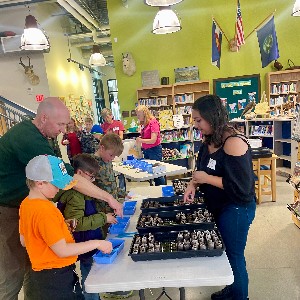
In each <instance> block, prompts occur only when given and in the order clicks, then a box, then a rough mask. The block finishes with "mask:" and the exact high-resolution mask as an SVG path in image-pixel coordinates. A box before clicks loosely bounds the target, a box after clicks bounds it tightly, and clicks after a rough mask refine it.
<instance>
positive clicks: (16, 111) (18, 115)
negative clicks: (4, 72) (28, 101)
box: [0, 96, 35, 137]
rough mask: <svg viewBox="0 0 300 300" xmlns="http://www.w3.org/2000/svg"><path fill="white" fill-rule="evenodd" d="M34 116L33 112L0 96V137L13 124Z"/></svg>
mask: <svg viewBox="0 0 300 300" xmlns="http://www.w3.org/2000/svg"><path fill="white" fill-rule="evenodd" d="M34 116H35V112H33V111H31V110H29V109H27V108H25V107H23V106H21V105H19V104H17V103H15V102H12V101H9V100H7V99H5V98H4V97H2V96H0V137H1V136H2V135H3V134H5V133H6V132H7V131H8V130H9V129H10V128H11V127H13V126H14V125H15V124H17V123H19V122H21V121H23V120H25V119H30V118H33V117H34Z"/></svg>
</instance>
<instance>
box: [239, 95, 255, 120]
mask: <svg viewBox="0 0 300 300" xmlns="http://www.w3.org/2000/svg"><path fill="white" fill-rule="evenodd" d="M255 105H256V102H255V99H254V100H252V101H250V102H249V103H248V104H247V105H246V107H245V108H244V110H243V111H242V113H241V117H242V116H244V115H246V114H248V113H250V112H251V111H252V109H253V108H255Z"/></svg>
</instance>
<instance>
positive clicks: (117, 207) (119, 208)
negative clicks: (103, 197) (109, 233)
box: [107, 197, 123, 217]
mask: <svg viewBox="0 0 300 300" xmlns="http://www.w3.org/2000/svg"><path fill="white" fill-rule="evenodd" d="M107 203H108V205H109V206H110V207H111V208H112V209H113V210H114V211H115V213H116V214H117V215H118V216H120V217H123V204H122V203H120V202H118V201H117V200H116V199H115V198H113V197H111V199H110V200H108V201H107Z"/></svg>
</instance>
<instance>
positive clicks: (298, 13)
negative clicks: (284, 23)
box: [292, 0, 300, 17]
mask: <svg viewBox="0 0 300 300" xmlns="http://www.w3.org/2000/svg"><path fill="white" fill-rule="evenodd" d="M292 16H293V17H300V0H296V1H295V4H294V7H293V12H292Z"/></svg>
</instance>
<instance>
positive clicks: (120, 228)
mask: <svg viewBox="0 0 300 300" xmlns="http://www.w3.org/2000/svg"><path fill="white" fill-rule="evenodd" d="M116 219H117V221H118V223H117V224H112V225H110V227H109V229H108V231H109V233H110V234H119V233H124V232H125V231H126V229H127V228H128V226H129V222H130V217H123V218H121V217H117V218H116Z"/></svg>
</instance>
